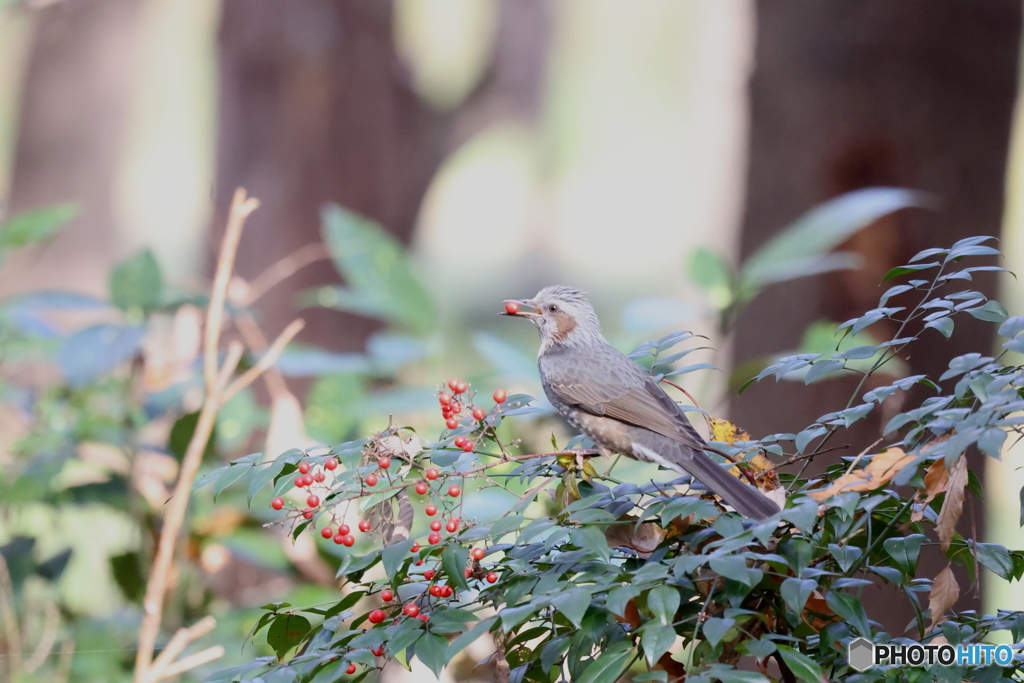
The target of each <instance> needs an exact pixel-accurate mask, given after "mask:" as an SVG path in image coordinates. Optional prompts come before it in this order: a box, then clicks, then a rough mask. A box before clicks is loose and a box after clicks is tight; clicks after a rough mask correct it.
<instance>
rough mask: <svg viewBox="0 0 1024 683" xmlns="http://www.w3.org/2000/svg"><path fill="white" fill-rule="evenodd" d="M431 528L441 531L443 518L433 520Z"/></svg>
mask: <svg viewBox="0 0 1024 683" xmlns="http://www.w3.org/2000/svg"><path fill="white" fill-rule="evenodd" d="M430 530H431V531H440V530H441V520H439V519H435V520H434V521H432V522H431V523H430Z"/></svg>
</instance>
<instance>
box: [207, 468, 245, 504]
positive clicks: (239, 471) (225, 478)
mask: <svg viewBox="0 0 1024 683" xmlns="http://www.w3.org/2000/svg"><path fill="white" fill-rule="evenodd" d="M251 469H252V465H249V464H246V465H232V466H230V467H228V468H227V469H225V470H224V471H223V472H221V473H220V476H219V477H217V482H216V483H215V484H214V485H213V500H214V501H216V500H217V496H219V495H220V494H221V493H222V492H223V491H224V489H226V488H227V487H229V486H231V485H232V484H233V483H235V482H236V481H238V480H239V479H241V478H242V477H244V476H245V475H246V474H248V472H249V470H251Z"/></svg>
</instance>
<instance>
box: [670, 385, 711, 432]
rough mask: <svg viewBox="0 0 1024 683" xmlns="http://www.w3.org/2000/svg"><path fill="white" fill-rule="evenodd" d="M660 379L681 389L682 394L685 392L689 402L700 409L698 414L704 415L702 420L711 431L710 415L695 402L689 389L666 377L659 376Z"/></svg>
mask: <svg viewBox="0 0 1024 683" xmlns="http://www.w3.org/2000/svg"><path fill="white" fill-rule="evenodd" d="M661 381H662V382H664V383H665V384H668V385H669V386H673V387H675V388H676V389H678V390H679V391H681V392H683V393H684V394H686V398H688V399H690V402H691V403H693V405H694V407H696V408H700V411H701V413H700V414H701V415H702V416H703V417H704V422H705V424H707V426H708V432H710V431H711V418H710V417H708V414H707V413H706V412H704V409H703V408H701V407H700V404H699V403H697V399H695V398H694V397H693V394H691V393H690V392H689V391H687V390H686V389H683V388H682V387H681V386H679V385H678V384H676V383H675V382H673V381H671V380H669V379H667V378H665V377H662V378H661Z"/></svg>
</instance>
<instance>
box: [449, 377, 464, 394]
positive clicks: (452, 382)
mask: <svg viewBox="0 0 1024 683" xmlns="http://www.w3.org/2000/svg"><path fill="white" fill-rule="evenodd" d="M461 381H462V380H460V379H450V380H448V388H449V389H451V390H452V391H453V392H455V393H456V394H458V393H460V392H459V389H458V386H459V382H461Z"/></svg>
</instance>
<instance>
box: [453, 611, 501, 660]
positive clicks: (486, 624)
mask: <svg viewBox="0 0 1024 683" xmlns="http://www.w3.org/2000/svg"><path fill="white" fill-rule="evenodd" d="M497 621H498V617H496V616H494V617H487V618H486V619H483V620H482V621H478V622H477V623H476V624H474V625H473V628H471V629H469V630H468V631H466V632H465V633H463V634H462V635H461V636H459V637H458V638H456V639H455V640H453V641H452V642H451V643H449V645H448V652H447V654H446V655H445V656H446V657H447V658H448V659H449V660H450V659H451V658H452V657H454V656H455V655H456V654H458V653H459V652H462V651H463V650H465V649H466V648H467V647H469V645H470V643H472V642H474V641H475V640H476V639H477V638H479V637H480V636H482V635H483V634H485V633H487V632H488V631H489V630H490V629H491V627H492V626H493V625H494V624H495V622H497Z"/></svg>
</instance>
